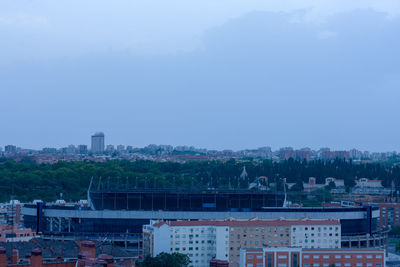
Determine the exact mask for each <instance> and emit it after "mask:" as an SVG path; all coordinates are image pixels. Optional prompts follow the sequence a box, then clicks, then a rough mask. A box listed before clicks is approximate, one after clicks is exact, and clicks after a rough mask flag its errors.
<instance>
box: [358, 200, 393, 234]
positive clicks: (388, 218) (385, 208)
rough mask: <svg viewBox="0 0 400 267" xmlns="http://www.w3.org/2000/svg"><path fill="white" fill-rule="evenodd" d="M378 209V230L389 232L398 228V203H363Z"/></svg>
mask: <svg viewBox="0 0 400 267" xmlns="http://www.w3.org/2000/svg"><path fill="white" fill-rule="evenodd" d="M365 204H366V205H374V206H378V207H379V218H378V219H377V223H378V225H379V228H381V229H384V230H390V229H391V228H393V227H400V203H369V202H368V203H365Z"/></svg>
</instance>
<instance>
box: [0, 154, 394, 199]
mask: <svg viewBox="0 0 400 267" xmlns="http://www.w3.org/2000/svg"><path fill="white" fill-rule="evenodd" d="M244 166H245V167H246V171H247V173H248V176H247V178H246V179H242V178H241V177H240V174H241V172H242V170H243V167H244ZM259 176H266V177H268V180H269V182H270V183H274V184H275V185H276V187H277V188H276V189H275V190H280V189H281V188H283V187H282V178H287V181H288V182H293V183H300V182H301V181H307V180H308V178H309V177H316V178H317V183H324V182H325V178H326V177H335V178H338V179H344V181H345V185H346V186H348V187H350V186H353V185H354V180H355V179H356V178H357V177H358V178H362V177H366V178H379V179H382V180H383V185H384V186H390V185H391V183H392V181H394V182H395V185H396V186H399V185H400V168H399V166H394V165H390V166H384V165H381V164H379V163H368V164H354V163H353V162H351V161H344V160H339V159H336V160H332V161H321V160H316V161H309V162H307V161H297V160H293V159H289V160H286V161H281V162H272V161H271V160H265V161H263V162H255V161H244V162H242V161H235V160H229V161H226V162H222V161H193V162H187V163H175V162H155V161H134V162H131V161H127V160H111V161H107V162H88V161H77V162H63V161H59V162H57V163H55V164H37V163H35V162H33V161H31V160H30V159H29V158H26V159H23V160H21V161H19V162H15V161H13V160H9V159H6V158H0V202H4V201H9V200H10V199H11V198H14V199H18V200H20V201H32V200H34V199H41V200H44V201H54V200H56V199H57V198H58V197H59V196H60V194H62V196H63V198H64V199H65V200H67V201H76V200H79V199H85V198H86V193H87V189H88V186H89V183H90V180H91V178H92V177H94V178H95V179H94V180H95V183H94V185H93V186H94V187H95V188H98V187H100V188H106V187H120V188H123V187H129V188H132V187H147V188H192V189H195V188H197V189H206V188H219V189H245V188H247V187H248V185H249V183H251V182H253V181H254V179H255V178H256V177H259ZM100 177H101V179H100Z"/></svg>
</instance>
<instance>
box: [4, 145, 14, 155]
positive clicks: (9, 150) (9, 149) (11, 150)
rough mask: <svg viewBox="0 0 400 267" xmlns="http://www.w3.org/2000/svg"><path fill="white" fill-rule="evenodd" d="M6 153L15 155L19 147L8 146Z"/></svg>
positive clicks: (5, 149) (5, 148)
mask: <svg viewBox="0 0 400 267" xmlns="http://www.w3.org/2000/svg"><path fill="white" fill-rule="evenodd" d="M4 152H5V153H6V154H7V153H8V154H14V153H16V152H17V147H16V146H13V145H6V146H5V147H4Z"/></svg>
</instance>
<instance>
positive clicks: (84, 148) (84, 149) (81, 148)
mask: <svg viewBox="0 0 400 267" xmlns="http://www.w3.org/2000/svg"><path fill="white" fill-rule="evenodd" d="M78 153H79V154H87V153H88V148H87V145H79V146H78Z"/></svg>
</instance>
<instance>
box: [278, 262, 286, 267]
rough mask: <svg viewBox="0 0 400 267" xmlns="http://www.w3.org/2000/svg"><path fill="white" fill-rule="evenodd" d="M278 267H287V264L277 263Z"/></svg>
mask: <svg viewBox="0 0 400 267" xmlns="http://www.w3.org/2000/svg"><path fill="white" fill-rule="evenodd" d="M278 267H287V264H286V263H279V264H278Z"/></svg>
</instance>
